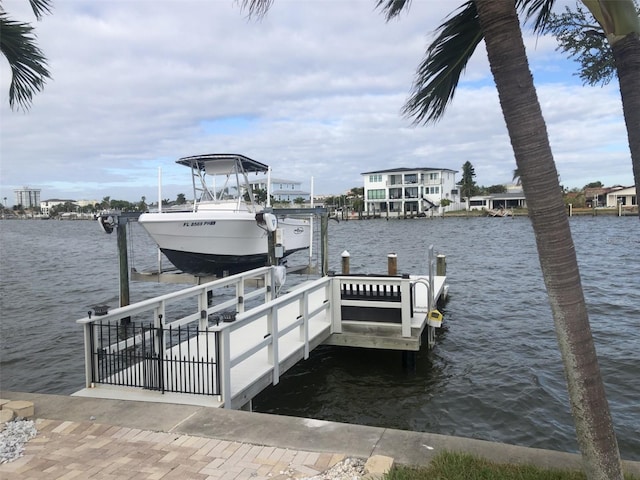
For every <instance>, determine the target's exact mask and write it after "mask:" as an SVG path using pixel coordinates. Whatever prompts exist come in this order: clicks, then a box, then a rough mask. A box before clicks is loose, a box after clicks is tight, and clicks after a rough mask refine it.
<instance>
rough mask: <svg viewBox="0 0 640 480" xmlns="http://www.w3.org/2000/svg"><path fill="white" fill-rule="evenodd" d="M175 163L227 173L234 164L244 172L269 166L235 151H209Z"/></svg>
mask: <svg viewBox="0 0 640 480" xmlns="http://www.w3.org/2000/svg"><path fill="white" fill-rule="evenodd" d="M176 163H179V164H180V165H185V166H187V167H194V168H195V167H197V168H199V169H200V170H206V172H207V173H213V174H215V173H227V172H228V171H229V169H230V168H231V167H233V166H234V165H236V164H240V165H241V166H242V170H244V171H245V172H246V173H253V172H267V171H269V166H268V165H265V164H264V163H261V162H258V161H256V160H253V159H251V158H249V157H245V156H244V155H240V154H237V153H209V154H204V155H194V156H191V157H183V158H181V159H179V160H176Z"/></svg>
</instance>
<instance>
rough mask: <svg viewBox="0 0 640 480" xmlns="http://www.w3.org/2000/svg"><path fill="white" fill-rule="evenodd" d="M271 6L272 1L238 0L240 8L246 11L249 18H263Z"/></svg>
mask: <svg viewBox="0 0 640 480" xmlns="http://www.w3.org/2000/svg"><path fill="white" fill-rule="evenodd" d="M272 5H273V0H240V8H241V9H243V10H248V11H249V16H250V17H257V18H262V17H264V16H265V15H266V14H267V12H268V11H269V9H270V8H271V6H272Z"/></svg>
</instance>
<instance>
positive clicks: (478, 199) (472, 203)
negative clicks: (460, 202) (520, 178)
mask: <svg viewBox="0 0 640 480" xmlns="http://www.w3.org/2000/svg"><path fill="white" fill-rule="evenodd" d="M514 208H527V200H526V198H525V196H524V192H523V191H522V189H520V191H514V190H513V189H510V190H508V191H507V192H505V193H492V194H490V195H476V196H474V197H471V198H470V199H469V210H511V209H514Z"/></svg>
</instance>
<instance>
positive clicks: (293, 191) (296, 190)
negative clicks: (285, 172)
mask: <svg viewBox="0 0 640 480" xmlns="http://www.w3.org/2000/svg"><path fill="white" fill-rule="evenodd" d="M249 184H250V185H251V188H252V189H254V190H255V189H260V190H267V179H266V178H259V179H256V180H251V181H249ZM271 196H272V197H273V200H274V201H276V202H293V201H294V200H295V199H296V198H304V201H305V202H308V201H309V199H310V198H311V194H310V193H309V192H305V191H304V190H302V182H298V181H295V180H285V179H283V178H271Z"/></svg>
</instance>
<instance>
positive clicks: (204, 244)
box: [138, 211, 310, 275]
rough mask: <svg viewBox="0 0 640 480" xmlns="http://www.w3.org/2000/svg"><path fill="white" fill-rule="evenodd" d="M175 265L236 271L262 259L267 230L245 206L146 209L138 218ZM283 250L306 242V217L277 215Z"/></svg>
mask: <svg viewBox="0 0 640 480" xmlns="http://www.w3.org/2000/svg"><path fill="white" fill-rule="evenodd" d="M138 221H139V223H140V224H141V225H142V226H143V227H144V228H145V230H146V231H147V232H148V233H149V235H150V236H151V237H152V238H153V240H154V241H155V242H156V243H157V245H158V247H160V250H161V251H162V252H163V253H164V254H165V256H166V257H167V258H168V259H169V261H170V262H171V263H172V264H173V265H174V266H175V267H176V268H178V269H179V270H182V271H184V272H187V273H191V274H194V275H212V274H213V275H221V274H223V273H226V272H228V273H237V272H241V271H246V270H249V269H251V268H256V267H259V266H262V265H265V264H266V262H267V258H268V233H267V232H266V231H265V230H264V229H263V228H260V227H259V226H258V224H257V222H256V220H255V215H254V214H252V213H250V212H247V211H204V212H175V213H147V214H143V215H141V216H140V218H139V220H138ZM278 228H280V229H281V230H282V240H283V245H284V249H285V255H289V254H291V253H293V252H295V251H298V250H301V249H305V248H309V243H310V234H309V231H310V223H309V221H308V220H303V219H295V218H284V219H279V220H278Z"/></svg>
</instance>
